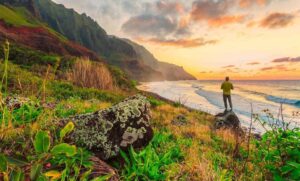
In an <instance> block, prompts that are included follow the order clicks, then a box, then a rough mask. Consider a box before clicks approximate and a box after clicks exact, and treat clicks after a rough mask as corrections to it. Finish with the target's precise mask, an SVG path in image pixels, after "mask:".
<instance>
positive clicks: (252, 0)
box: [239, 0, 268, 8]
mask: <svg viewBox="0 0 300 181" xmlns="http://www.w3.org/2000/svg"><path fill="white" fill-rule="evenodd" d="M267 3H268V1H267V0H239V6H240V7H241V8H249V7H250V6H253V5H260V6H264V5H266V4H267Z"/></svg>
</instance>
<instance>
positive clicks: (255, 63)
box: [247, 62, 260, 65]
mask: <svg viewBox="0 0 300 181" xmlns="http://www.w3.org/2000/svg"><path fill="white" fill-rule="evenodd" d="M259 64H260V63H259V62H249V63H247V65H259Z"/></svg>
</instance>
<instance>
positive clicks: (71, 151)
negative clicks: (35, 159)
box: [51, 143, 76, 157]
mask: <svg viewBox="0 0 300 181" xmlns="http://www.w3.org/2000/svg"><path fill="white" fill-rule="evenodd" d="M51 153H52V154H53V155H58V154H65V155H66V156H68V157H71V156H73V155H75V154H76V146H74V145H69V144H67V143H61V144H59V145H56V146H54V147H53V148H52V150H51Z"/></svg>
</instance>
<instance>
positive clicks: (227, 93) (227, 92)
mask: <svg viewBox="0 0 300 181" xmlns="http://www.w3.org/2000/svg"><path fill="white" fill-rule="evenodd" d="M221 89H222V90H223V101H224V106H225V111H227V100H228V102H229V105H230V111H232V102H231V90H233V84H232V83H231V82H230V81H229V77H226V78H225V81H224V82H223V83H222V85H221Z"/></svg>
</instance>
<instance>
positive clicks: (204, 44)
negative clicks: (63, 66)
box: [53, 0, 300, 80]
mask: <svg viewBox="0 0 300 181" xmlns="http://www.w3.org/2000/svg"><path fill="white" fill-rule="evenodd" d="M53 1H55V2H57V3H60V4H64V5H65V6H66V7H67V8H73V9H75V10H76V11H77V12H79V13H86V14H87V15H89V16H90V17H92V18H93V19H95V20H96V21H97V22H98V23H99V25H100V26H101V27H102V28H104V29H105V30H106V31H107V33H108V34H111V35H116V36H119V37H122V38H129V39H131V40H133V41H136V42H137V43H139V44H141V45H143V46H145V47H146V48H147V49H148V50H149V51H150V52H151V53H153V54H154V56H155V57H156V58H157V59H158V60H160V61H165V62H169V63H173V64H177V65H179V66H183V67H184V69H185V70H187V71H188V72H190V73H192V74H193V75H194V76H196V77H197V78H198V79H223V77H224V76H230V77H232V78H233V79H248V80H249V79H250V80H253V79H260V80H266V79H300V1H299V0H53Z"/></svg>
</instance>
